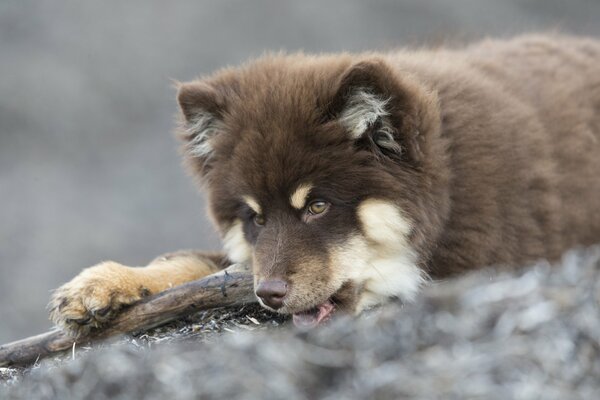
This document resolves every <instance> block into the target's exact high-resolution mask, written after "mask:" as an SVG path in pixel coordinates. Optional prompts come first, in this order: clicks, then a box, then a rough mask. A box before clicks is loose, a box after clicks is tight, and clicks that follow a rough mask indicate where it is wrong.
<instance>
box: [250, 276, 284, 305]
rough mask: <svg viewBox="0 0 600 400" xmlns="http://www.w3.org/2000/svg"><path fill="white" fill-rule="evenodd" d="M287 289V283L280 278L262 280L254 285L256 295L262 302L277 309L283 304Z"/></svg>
mask: <svg viewBox="0 0 600 400" xmlns="http://www.w3.org/2000/svg"><path fill="white" fill-rule="evenodd" d="M287 289H288V285H287V283H286V282H285V281H282V280H281V279H270V280H264V281H261V282H259V284H258V285H257V286H256V295H257V296H258V297H260V298H261V300H262V301H263V303H265V304H266V305H268V306H269V307H271V308H273V309H275V310H277V309H278V308H281V306H282V305H283V298H284V297H285V295H286V294H287Z"/></svg>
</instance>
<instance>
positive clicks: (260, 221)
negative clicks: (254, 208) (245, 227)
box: [253, 214, 265, 226]
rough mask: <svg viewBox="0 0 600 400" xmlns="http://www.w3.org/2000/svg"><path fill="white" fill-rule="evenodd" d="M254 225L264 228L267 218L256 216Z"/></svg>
mask: <svg viewBox="0 0 600 400" xmlns="http://www.w3.org/2000/svg"><path fill="white" fill-rule="evenodd" d="M253 219H254V223H255V224H256V225H258V226H263V225H264V224H265V217H263V216H262V215H260V214H256V215H254V218H253Z"/></svg>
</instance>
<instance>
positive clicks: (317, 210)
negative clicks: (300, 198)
mask: <svg viewBox="0 0 600 400" xmlns="http://www.w3.org/2000/svg"><path fill="white" fill-rule="evenodd" d="M328 208H329V203H327V202H326V201H323V200H316V201H313V202H312V203H310V204H309V205H308V212H309V213H310V214H312V215H319V214H323V213H324V212H325V211H327V209H328Z"/></svg>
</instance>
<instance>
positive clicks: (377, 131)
mask: <svg viewBox="0 0 600 400" xmlns="http://www.w3.org/2000/svg"><path fill="white" fill-rule="evenodd" d="M397 75H398V73H397V72H395V71H393V70H392V69H391V68H390V66H388V64H387V63H386V62H385V61H383V60H380V59H370V60H367V61H362V62H358V63H356V64H354V65H352V66H351V67H350V68H348V69H347V70H346V71H345V72H344V73H343V74H342V76H341V78H340V81H339V84H338V86H337V91H336V93H335V95H334V97H333V100H332V102H331V103H330V108H329V110H328V114H329V115H330V116H333V118H335V119H337V121H338V122H339V123H340V124H341V125H342V126H343V128H344V129H345V131H346V132H347V134H348V135H349V136H350V137H351V138H352V139H354V140H356V143H357V145H358V146H360V147H367V148H370V149H372V150H373V151H375V152H377V153H382V154H384V155H386V156H388V157H390V158H392V159H395V160H405V161H409V160H410V161H415V162H417V161H418V160H419V159H420V154H419V148H418V144H416V143H414V140H415V139H416V137H417V136H418V135H419V132H418V127H417V126H416V104H415V102H414V101H412V99H411V93H410V90H409V88H408V87H407V86H405V84H404V83H403V82H401V81H400V79H399V77H398V76H397Z"/></svg>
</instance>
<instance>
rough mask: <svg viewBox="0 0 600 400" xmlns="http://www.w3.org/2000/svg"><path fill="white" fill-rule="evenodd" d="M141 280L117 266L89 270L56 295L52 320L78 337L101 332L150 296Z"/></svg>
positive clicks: (125, 268) (64, 286) (133, 272)
mask: <svg viewBox="0 0 600 400" xmlns="http://www.w3.org/2000/svg"><path fill="white" fill-rule="evenodd" d="M138 278H139V277H138V276H137V275H136V273H135V271H134V269H132V268H129V267H125V266H123V265H121V264H117V263H114V262H105V263H101V264H98V265H96V266H94V267H91V268H87V269H85V270H83V271H82V272H81V273H80V274H79V275H77V276H76V277H75V278H73V279H72V280H71V281H70V282H68V283H66V284H64V285H62V286H61V287H59V288H58V289H56V290H55V291H54V293H53V294H52V297H51V299H50V303H49V304H48V309H49V310H50V320H51V321H52V322H54V323H55V324H56V325H58V326H59V327H61V328H63V329H65V330H67V331H68V332H71V333H73V334H75V335H81V334H85V333H88V332H89V331H90V330H91V329H93V328H99V327H101V326H103V325H104V324H106V323H107V322H108V321H110V320H111V319H112V318H113V317H114V316H115V315H116V314H117V313H118V312H119V310H121V309H122V308H123V307H125V306H128V305H131V304H133V303H135V302H137V301H138V300H140V299H141V298H143V297H144V296H147V295H149V294H150V292H149V290H148V289H147V288H145V287H144V286H143V285H142V284H141V283H140V281H139V279H138Z"/></svg>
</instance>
